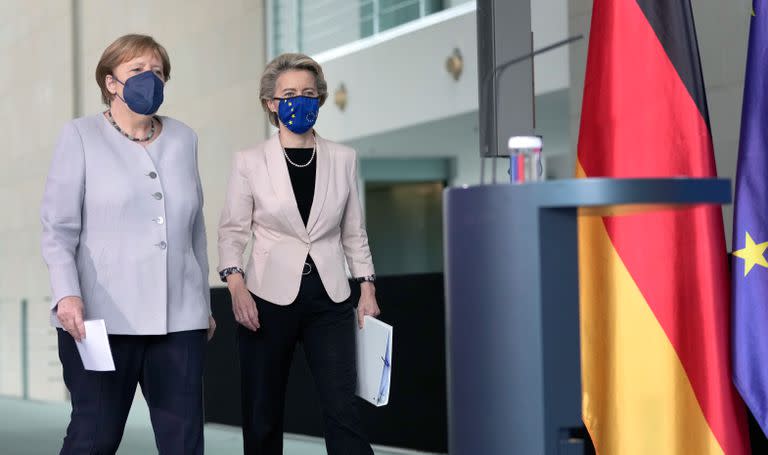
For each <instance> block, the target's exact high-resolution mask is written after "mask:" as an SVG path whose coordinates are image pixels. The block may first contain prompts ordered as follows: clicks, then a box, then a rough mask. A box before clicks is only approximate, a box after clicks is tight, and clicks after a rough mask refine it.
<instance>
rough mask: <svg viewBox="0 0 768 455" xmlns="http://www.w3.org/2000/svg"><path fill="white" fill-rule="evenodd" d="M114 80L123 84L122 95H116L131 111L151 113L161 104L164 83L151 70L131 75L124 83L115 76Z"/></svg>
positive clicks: (143, 113) (144, 113)
mask: <svg viewBox="0 0 768 455" xmlns="http://www.w3.org/2000/svg"><path fill="white" fill-rule="evenodd" d="M112 77H114V76H112ZM115 80H116V81H117V82H120V83H121V84H123V97H122V98H120V95H117V97H118V98H120V99H121V100H123V102H125V104H127V105H128V108H129V109H130V110H132V111H133V112H135V113H137V114H142V115H152V114H154V113H155V112H157V110H158V109H160V105H161V104H163V88H164V87H165V83H164V82H163V80H162V79H160V78H159V77H157V75H156V74H155V73H153V72H152V71H145V72H143V73H139V74H137V75H135V76H131V77H129V78H128V79H126V80H125V83H123V82H121V81H120V80H119V79H118V78H116V77H115Z"/></svg>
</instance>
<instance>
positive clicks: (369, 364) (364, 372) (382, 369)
mask: <svg viewBox="0 0 768 455" xmlns="http://www.w3.org/2000/svg"><path fill="white" fill-rule="evenodd" d="M391 376H392V326H391V325H389V324H386V323H384V322H381V321H379V320H378V319H376V318H373V317H371V316H366V317H365V324H364V327H363V328H362V329H357V395H358V396H359V397H360V398H362V399H364V400H365V401H367V402H369V403H371V404H373V405H375V406H384V405H386V404H387V403H389V382H390V379H391Z"/></svg>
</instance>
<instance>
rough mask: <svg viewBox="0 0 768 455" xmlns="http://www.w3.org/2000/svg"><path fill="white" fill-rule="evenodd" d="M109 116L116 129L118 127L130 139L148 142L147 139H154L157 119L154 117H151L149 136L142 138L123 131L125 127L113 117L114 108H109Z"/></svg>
mask: <svg viewBox="0 0 768 455" xmlns="http://www.w3.org/2000/svg"><path fill="white" fill-rule="evenodd" d="M107 118H108V119H109V123H111V124H112V126H114V127H115V129H116V130H117V131H118V132H119V133H120V134H122V135H123V136H125V137H127V138H128V139H130V140H132V141H133V142H147V141H149V140H150V139H152V137H153V136H154V135H155V121H154V119H153V118H152V117H150V118H149V125H150V127H149V134H148V135H147V137H146V138H144V139H142V138H140V137H135V136H131V135H130V134H128V133H126V132H125V131H123V129H122V128H120V127H119V126H118V125H117V122H115V119H114V118H112V110H111V109H109V110H107Z"/></svg>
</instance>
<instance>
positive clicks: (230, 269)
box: [219, 267, 245, 283]
mask: <svg viewBox="0 0 768 455" xmlns="http://www.w3.org/2000/svg"><path fill="white" fill-rule="evenodd" d="M235 273H239V274H241V275H242V276H243V278H245V272H244V271H243V269H241V268H240V267H227V268H226V269H224V270H222V271H221V272H219V278H221V281H223V282H225V283H226V282H227V277H228V276H230V275H233V274H235Z"/></svg>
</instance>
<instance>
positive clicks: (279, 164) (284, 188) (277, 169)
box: [264, 134, 309, 241]
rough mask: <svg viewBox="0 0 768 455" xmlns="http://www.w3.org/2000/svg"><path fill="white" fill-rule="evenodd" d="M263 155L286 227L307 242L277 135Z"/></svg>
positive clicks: (268, 144)
mask: <svg viewBox="0 0 768 455" xmlns="http://www.w3.org/2000/svg"><path fill="white" fill-rule="evenodd" d="M264 153H265V154H266V156H267V172H268V173H269V181H270V183H271V184H272V189H273V190H274V191H275V195H277V199H278V202H279V204H280V209H281V210H282V212H283V215H285V218H286V219H287V221H288V225H289V226H290V227H291V229H293V230H294V232H296V235H298V237H299V238H300V239H302V240H306V241H309V235H308V234H307V230H306V229H305V228H304V221H303V220H302V219H301V214H300V213H299V207H298V206H297V205H296V196H295V195H294V194H293V186H291V176H290V175H288V166H287V164H286V162H285V156H284V155H283V147H282V146H281V145H280V138H279V136H278V135H277V134H275V135H274V136H272V138H270V139H269V141H267V143H266V146H265V147H264Z"/></svg>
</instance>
